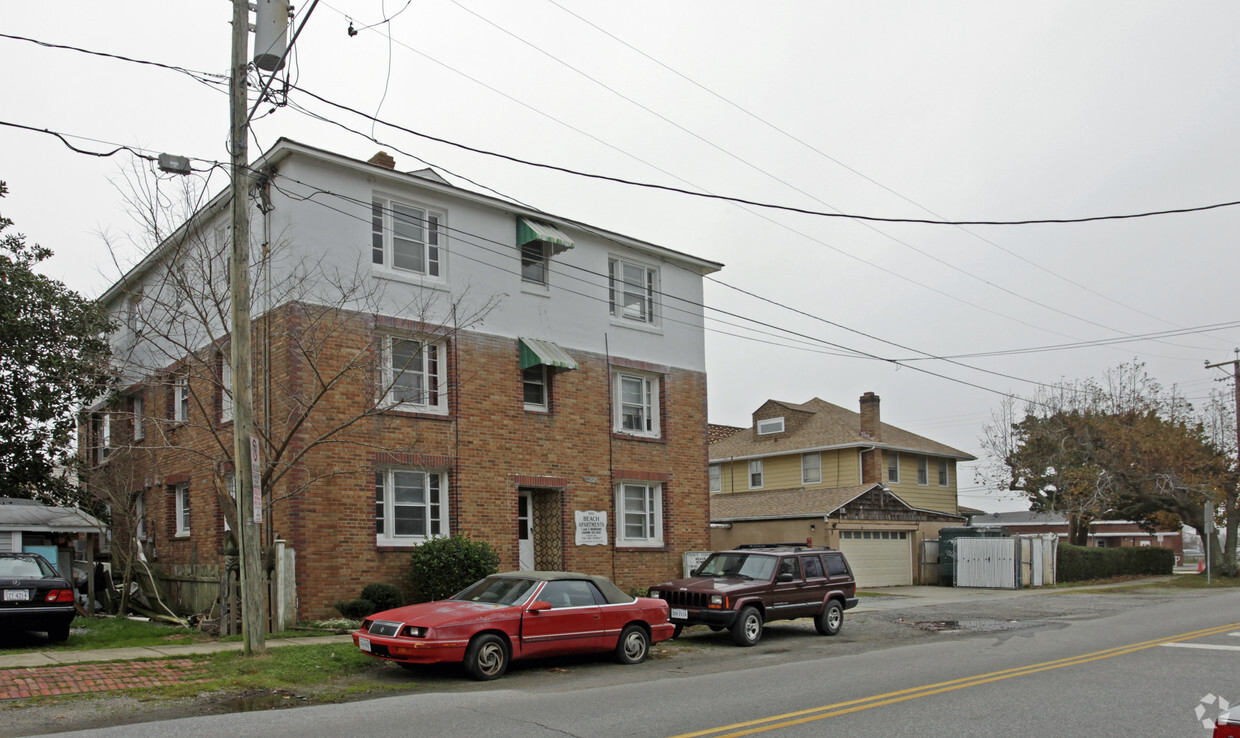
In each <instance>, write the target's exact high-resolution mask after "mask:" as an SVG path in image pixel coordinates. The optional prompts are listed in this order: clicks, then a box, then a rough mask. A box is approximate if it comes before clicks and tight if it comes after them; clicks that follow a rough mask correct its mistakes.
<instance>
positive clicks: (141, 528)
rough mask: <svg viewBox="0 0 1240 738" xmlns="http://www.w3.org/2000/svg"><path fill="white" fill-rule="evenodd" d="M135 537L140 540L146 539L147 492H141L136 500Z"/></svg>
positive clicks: (134, 508)
mask: <svg viewBox="0 0 1240 738" xmlns="http://www.w3.org/2000/svg"><path fill="white" fill-rule="evenodd" d="M133 513H134V524H133V528H134V530H133V533H134V537H135V538H137V539H138V540H139V541H145V540H146V492H139V493H138V499H137V500H135V501H134V506H133Z"/></svg>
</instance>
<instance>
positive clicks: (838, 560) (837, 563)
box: [822, 554, 848, 577]
mask: <svg viewBox="0 0 1240 738" xmlns="http://www.w3.org/2000/svg"><path fill="white" fill-rule="evenodd" d="M822 559H823V561H824V562H826V564H827V573H828V574H830V575H831V576H833V577H834V576H839V575H841V574H847V573H848V564H845V563H844V557H843V556H840V555H839V554H825V555H823V557H822Z"/></svg>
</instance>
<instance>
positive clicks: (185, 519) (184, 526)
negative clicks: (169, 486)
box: [173, 482, 191, 538]
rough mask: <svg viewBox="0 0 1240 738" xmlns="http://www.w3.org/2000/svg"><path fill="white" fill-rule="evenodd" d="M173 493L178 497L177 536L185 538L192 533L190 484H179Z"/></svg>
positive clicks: (174, 487)
mask: <svg viewBox="0 0 1240 738" xmlns="http://www.w3.org/2000/svg"><path fill="white" fill-rule="evenodd" d="M173 493H174V495H175V497H176V522H177V533H176V534H177V536H178V537H182V538H183V537H185V536H188V535H189V533H190V513H191V510H190V500H189V482H178V483H177V484H175V485H173Z"/></svg>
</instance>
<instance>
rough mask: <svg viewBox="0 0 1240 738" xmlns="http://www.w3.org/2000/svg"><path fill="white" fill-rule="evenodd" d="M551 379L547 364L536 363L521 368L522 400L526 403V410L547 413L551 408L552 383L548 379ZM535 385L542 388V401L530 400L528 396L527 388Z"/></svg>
mask: <svg viewBox="0 0 1240 738" xmlns="http://www.w3.org/2000/svg"><path fill="white" fill-rule="evenodd" d="M549 379H550V376H549V373H548V372H547V366H546V365H545V364H535V365H534V366H531V367H529V368H527V369H522V370H521V401H522V402H523V403H524V405H525V409H526V410H529V411H531V412H539V413H545V412H547V411H548V410H550V409H551V384H550V382H549V381H548V380H549ZM534 386H537V387H539V388H540V389H541V394H542V401H541V402H530V401H529V399H528V398H527V397H526V394H525V390H526V388H527V387H534Z"/></svg>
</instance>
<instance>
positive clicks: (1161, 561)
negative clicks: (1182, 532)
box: [1055, 543, 1175, 582]
mask: <svg viewBox="0 0 1240 738" xmlns="http://www.w3.org/2000/svg"><path fill="white" fill-rule="evenodd" d="M1174 567H1175V552H1173V551H1172V550H1171V549H1169V548H1161V547H1158V546H1128V547H1123V548H1091V547H1086V546H1071V545H1069V544H1067V543H1060V544H1059V561H1058V564H1057V566H1056V575H1055V579H1056V581H1059V582H1081V581H1085V580H1089V579H1110V578H1112V577H1121V576H1132V575H1164V574H1170V573H1171V571H1172V569H1173V568H1174Z"/></svg>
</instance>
